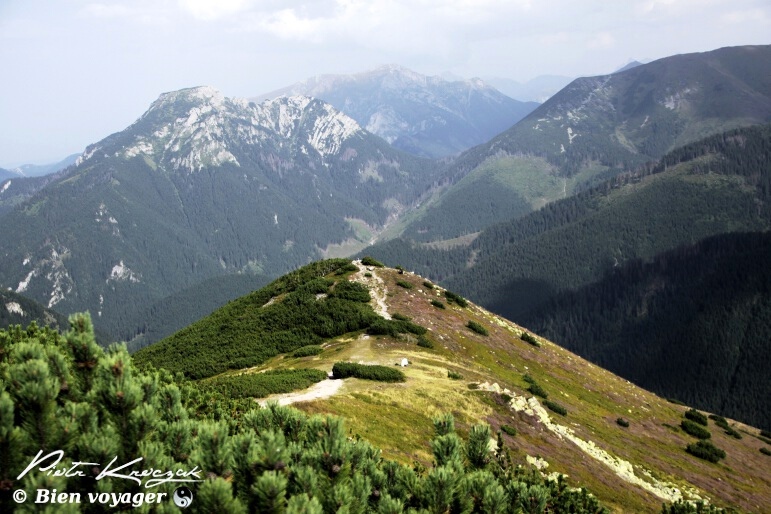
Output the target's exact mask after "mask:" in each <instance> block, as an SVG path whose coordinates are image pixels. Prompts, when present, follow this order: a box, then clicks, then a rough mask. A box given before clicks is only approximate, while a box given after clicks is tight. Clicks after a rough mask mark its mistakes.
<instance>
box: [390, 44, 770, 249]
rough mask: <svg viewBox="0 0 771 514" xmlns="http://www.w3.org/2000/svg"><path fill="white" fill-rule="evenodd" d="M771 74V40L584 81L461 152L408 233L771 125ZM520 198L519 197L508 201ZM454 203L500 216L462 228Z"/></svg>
mask: <svg viewBox="0 0 771 514" xmlns="http://www.w3.org/2000/svg"><path fill="white" fill-rule="evenodd" d="M769 77H771V45H766V46H744V47H728V48H722V49H718V50H714V51H711V52H703V53H697V54H683V55H676V56H672V57H666V58H663V59H659V60H657V61H653V62H650V63H647V64H643V65H640V66H636V67H634V68H632V69H629V70H627V71H624V72H622V73H614V74H610V75H602V76H597V77H586V78H579V79H576V80H574V81H573V82H571V83H570V84H569V85H568V86H566V87H565V88H564V89H562V90H561V91H559V92H558V93H557V94H555V95H554V96H552V97H551V98H549V99H548V100H547V101H546V102H544V103H543V104H541V105H540V106H539V107H538V108H536V109H535V110H534V111H533V112H532V113H530V114H529V115H527V116H526V117H525V118H523V119H522V120H521V121H519V122H518V123H517V124H516V125H514V126H513V127H511V128H510V129H508V130H506V131H505V132H503V133H501V134H499V135H497V136H496V137H494V138H493V139H491V140H490V141H489V142H487V143H485V144H482V145H479V146H477V147H475V148H472V149H470V150H468V151H466V152H464V153H463V154H462V155H460V156H459V157H458V159H456V160H455V161H454V162H453V163H452V164H451V165H450V167H449V169H448V171H447V173H446V174H445V177H444V180H445V182H444V183H443V187H442V188H441V189H440V190H438V191H437V192H436V193H435V194H434V196H433V197H432V199H431V201H430V202H427V203H426V204H425V205H424V208H423V210H422V211H421V212H420V213H418V214H417V215H416V216H415V219H414V220H413V221H411V222H410V223H409V225H408V226H406V227H405V228H404V231H403V234H404V235H405V236H406V237H409V238H411V239H413V240H416V241H420V242H430V241H439V240H444V239H451V238H455V237H458V236H462V235H465V234H469V233H473V232H477V231H479V230H481V229H482V228H484V227H486V226H489V225H491V224H493V223H496V222H502V221H505V220H506V219H508V218H510V217H512V216H515V215H522V214H525V213H527V212H529V211H533V210H536V209H538V208H539V207H541V206H542V205H543V204H545V203H548V202H550V201H554V200H556V199H559V198H564V197H566V196H570V195H571V194H574V193H576V192H579V191H582V190H584V189H586V188H589V187H592V186H593V185H596V184H599V183H601V182H603V181H604V180H606V179H609V178H612V177H613V176H615V175H617V174H619V173H623V172H624V171H630V170H633V169H635V168H636V167H638V166H641V165H644V164H645V163H646V162H649V161H655V160H656V159H659V158H660V157H662V156H663V155H665V154H666V153H667V152H669V151H671V150H673V149H674V148H676V147H680V146H683V145H685V144H687V143H690V142H693V141H697V140H699V139H702V138H704V137H707V136H709V135H712V134H715V133H721V132H724V131H726V130H730V129H733V128H737V127H742V126H749V125H753V124H762V123H768V122H769V121H771V93H769V92H770V91H771V79H769ZM456 185H457V187H456ZM504 193H506V194H504ZM511 196H513V197H514V198H515V201H514V202H510V201H507V200H506V198H507V197H511ZM488 199H492V200H488ZM453 202H459V203H460V202H466V203H471V202H473V203H476V204H478V205H483V206H487V205H488V204H489V205H490V208H489V211H490V212H489V214H486V215H485V216H483V217H480V219H478V220H476V221H475V222H473V223H467V224H465V225H464V224H460V225H459V226H458V227H456V228H454V227H452V225H451V224H449V222H450V221H451V220H452V219H453V216H448V215H447V212H446V210H443V209H442V208H440V207H438V205H441V204H445V205H446V204H452V203H453Z"/></svg>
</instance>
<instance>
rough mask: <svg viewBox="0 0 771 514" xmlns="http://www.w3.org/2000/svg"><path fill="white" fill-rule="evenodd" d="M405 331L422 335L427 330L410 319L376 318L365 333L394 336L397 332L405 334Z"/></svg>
mask: <svg viewBox="0 0 771 514" xmlns="http://www.w3.org/2000/svg"><path fill="white" fill-rule="evenodd" d="M407 332H409V333H410V334H415V335H416V336H422V335H423V334H425V333H426V332H428V329H427V328H426V327H424V326H421V325H418V324H417V323H413V322H412V321H404V320H398V319H383V318H380V319H378V320H376V321H375V322H374V323H372V325H370V326H369V328H368V329H367V333H368V334H369V335H372V336H391V337H396V336H397V335H399V334H405V333H407Z"/></svg>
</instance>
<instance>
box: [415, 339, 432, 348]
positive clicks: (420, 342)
mask: <svg viewBox="0 0 771 514" xmlns="http://www.w3.org/2000/svg"><path fill="white" fill-rule="evenodd" d="M418 346H420V347H421V348H428V349H431V348H433V347H434V343H433V342H431V340H430V339H428V338H426V337H425V336H418Z"/></svg>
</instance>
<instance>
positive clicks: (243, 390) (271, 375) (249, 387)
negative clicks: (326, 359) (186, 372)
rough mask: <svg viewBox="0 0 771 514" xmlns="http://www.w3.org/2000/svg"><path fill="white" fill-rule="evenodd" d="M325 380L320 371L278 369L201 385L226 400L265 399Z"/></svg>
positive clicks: (229, 377) (220, 379) (218, 379)
mask: <svg viewBox="0 0 771 514" xmlns="http://www.w3.org/2000/svg"><path fill="white" fill-rule="evenodd" d="M326 378H327V374H326V373H325V372H324V371H321V370H320V369H279V370H270V371H266V372H264V373H243V374H241V375H226V376H223V377H217V378H214V379H212V380H208V381H206V382H205V383H204V384H201V387H203V388H207V389H212V390H214V391H217V392H218V393H221V394H223V395H225V396H226V397H228V398H265V397H266V396H269V395H271V394H280V393H291V392H292V391H297V390H299V389H305V388H307V387H310V386H311V385H313V384H315V383H316V382H321V381H322V380H325V379H326Z"/></svg>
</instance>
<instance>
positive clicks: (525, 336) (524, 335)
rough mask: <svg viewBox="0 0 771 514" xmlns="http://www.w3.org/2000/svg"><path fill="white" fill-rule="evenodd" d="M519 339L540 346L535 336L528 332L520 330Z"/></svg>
mask: <svg viewBox="0 0 771 514" xmlns="http://www.w3.org/2000/svg"><path fill="white" fill-rule="evenodd" d="M520 339H522V340H523V341H524V342H526V343H530V344H532V345H533V346H541V343H539V342H538V340H537V339H536V338H535V337H533V336H532V335H530V334H528V333H527V332H522V335H521V336H520Z"/></svg>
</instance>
